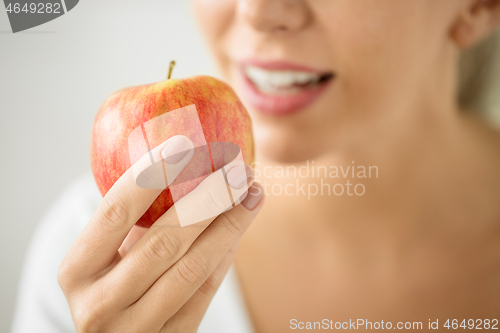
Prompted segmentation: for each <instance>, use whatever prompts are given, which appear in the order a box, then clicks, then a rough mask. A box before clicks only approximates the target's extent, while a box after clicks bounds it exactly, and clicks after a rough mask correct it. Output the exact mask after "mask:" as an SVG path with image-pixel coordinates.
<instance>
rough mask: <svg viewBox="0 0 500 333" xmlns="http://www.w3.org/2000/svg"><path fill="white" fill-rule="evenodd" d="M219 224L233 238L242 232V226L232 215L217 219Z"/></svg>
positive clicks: (228, 214) (224, 215)
mask: <svg viewBox="0 0 500 333" xmlns="http://www.w3.org/2000/svg"><path fill="white" fill-rule="evenodd" d="M218 219H219V221H220V224H221V225H222V226H223V227H224V228H225V229H226V230H227V231H228V232H229V233H230V234H231V235H233V236H239V235H240V234H241V233H242V232H243V231H244V227H243V224H242V223H241V222H240V221H238V219H237V218H236V217H234V215H233V214H231V213H227V214H222V215H221V216H219V217H218Z"/></svg>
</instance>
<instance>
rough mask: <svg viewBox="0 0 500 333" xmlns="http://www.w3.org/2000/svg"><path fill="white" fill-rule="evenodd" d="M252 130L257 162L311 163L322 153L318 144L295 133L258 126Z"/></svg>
mask: <svg viewBox="0 0 500 333" xmlns="http://www.w3.org/2000/svg"><path fill="white" fill-rule="evenodd" d="M254 130H255V143H256V150H257V159H258V160H266V161H269V162H271V163H283V164H296V163H305V162H306V161H308V160H309V161H312V160H314V159H315V158H317V157H319V156H320V155H322V154H323V153H324V151H323V148H324V147H323V145H322V144H321V143H320V142H312V140H311V138H310V137H305V135H304V134H299V133H297V132H296V131H290V130H287V129H284V128H279V129H277V128H267V127H264V126H258V125H257V126H255V128H254ZM297 134H299V135H297Z"/></svg>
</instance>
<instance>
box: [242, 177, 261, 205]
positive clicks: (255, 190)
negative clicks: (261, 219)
mask: <svg viewBox="0 0 500 333" xmlns="http://www.w3.org/2000/svg"><path fill="white" fill-rule="evenodd" d="M263 196H264V191H263V190H262V187H260V185H259V184H257V183H253V185H252V187H250V188H249V189H248V195H247V197H246V198H245V200H243V201H242V202H241V205H242V206H243V207H245V208H246V209H248V210H254V209H255V207H257V206H258V205H259V203H260V202H261V200H262V197H263Z"/></svg>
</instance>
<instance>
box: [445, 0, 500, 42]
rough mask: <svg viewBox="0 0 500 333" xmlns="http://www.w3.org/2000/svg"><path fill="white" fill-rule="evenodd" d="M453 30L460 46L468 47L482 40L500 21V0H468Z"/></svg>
mask: <svg viewBox="0 0 500 333" xmlns="http://www.w3.org/2000/svg"><path fill="white" fill-rule="evenodd" d="M464 3H465V5H464V6H463V8H462V9H461V10H460V13H459V17H458V19H457V21H456V22H455V24H454V26H453V27H452V30H451V37H452V39H453V40H454V41H455V43H456V44H457V46H458V47H460V48H462V49H466V48H469V47H472V46H474V45H475V44H477V43H479V42H480V41H482V40H483V39H484V38H486V37H487V36H488V35H489V34H490V33H492V32H493V31H494V30H495V29H496V28H497V26H498V24H499V22H500V0H468V1H464Z"/></svg>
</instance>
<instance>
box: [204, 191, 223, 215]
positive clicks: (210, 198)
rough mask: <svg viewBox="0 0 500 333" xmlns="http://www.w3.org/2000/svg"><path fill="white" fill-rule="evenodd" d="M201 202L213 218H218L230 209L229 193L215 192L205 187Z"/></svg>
mask: <svg viewBox="0 0 500 333" xmlns="http://www.w3.org/2000/svg"><path fill="white" fill-rule="evenodd" d="M199 198H200V202H201V204H202V207H203V208H204V209H205V210H206V211H207V212H209V213H211V214H212V215H213V216H217V215H219V214H220V213H222V212H223V211H225V210H226V209H227V208H229V207H228V201H229V196H228V193H227V192H225V193H224V192H223V191H217V190H216V189H215V190H213V189H212V188H211V187H204V188H203V189H202V190H201V192H200V197H199Z"/></svg>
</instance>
